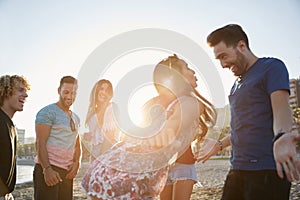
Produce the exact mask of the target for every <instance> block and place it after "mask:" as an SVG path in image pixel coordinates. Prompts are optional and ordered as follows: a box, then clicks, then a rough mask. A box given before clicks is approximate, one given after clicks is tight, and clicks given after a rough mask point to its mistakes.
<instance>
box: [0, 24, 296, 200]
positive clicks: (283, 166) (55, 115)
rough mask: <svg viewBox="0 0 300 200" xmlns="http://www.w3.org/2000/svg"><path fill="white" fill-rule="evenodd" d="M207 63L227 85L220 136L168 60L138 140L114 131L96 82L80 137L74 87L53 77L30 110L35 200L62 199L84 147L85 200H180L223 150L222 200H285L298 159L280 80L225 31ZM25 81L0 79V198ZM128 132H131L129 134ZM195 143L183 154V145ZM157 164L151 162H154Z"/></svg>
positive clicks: (175, 60)
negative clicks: (42, 102) (227, 78)
mask: <svg viewBox="0 0 300 200" xmlns="http://www.w3.org/2000/svg"><path fill="white" fill-rule="evenodd" d="M207 43H208V45H209V46H210V47H212V49H213V52H214V55H215V58H216V59H217V60H219V61H220V64H221V66H222V67H223V68H224V69H226V68H227V69H229V70H230V71H231V72H232V73H233V75H234V76H235V77H236V81H235V83H234V84H233V86H232V89H231V92H230V94H229V95H228V98H229V103H230V111H231V120H230V135H229V136H227V137H224V138H222V139H220V140H213V139H209V138H207V137H206V135H207V132H208V130H209V128H211V127H213V126H214V125H215V123H216V119H217V113H216V110H215V108H214V106H213V104H212V103H211V102H210V101H208V100H207V99H206V98H204V97H203V96H202V95H201V93H200V92H199V91H197V90H196V88H197V78H196V76H195V72H194V71H193V69H191V68H190V67H189V66H188V64H187V62H186V61H185V60H183V59H181V58H179V57H178V56H177V55H176V54H174V55H171V56H169V57H167V58H165V59H162V60H161V61H160V62H159V63H158V64H157V65H156V66H155V69H154V71H153V75H152V79H153V86H154V87H155V89H156V92H157V96H155V97H153V98H151V99H149V100H148V101H147V102H146V103H145V104H144V106H143V108H142V109H141V112H142V113H143V121H142V122H141V127H143V128H141V129H139V130H140V131H141V133H140V137H138V134H136V135H135V137H133V136H132V135H130V134H127V133H126V131H124V130H122V127H120V126H119V123H118V115H119V109H118V105H117V104H116V103H114V102H113V95H114V91H113V85H112V83H111V82H110V81H109V80H106V79H100V80H99V81H97V82H96V83H95V85H94V87H93V88H92V90H91V92H90V98H89V106H88V110H87V114H86V118H85V123H84V124H85V126H86V128H87V129H88V131H87V132H85V133H79V126H80V123H81V122H80V117H79V116H78V115H77V114H76V113H74V112H72V110H71V106H72V105H73V103H74V101H75V98H76V94H77V89H78V87H80V84H79V83H78V81H77V79H76V78H74V77H72V76H63V77H62V78H61V80H60V83H59V87H58V90H57V93H58V97H59V98H58V101H57V102H55V103H51V104H49V105H47V106H45V107H43V108H42V109H40V110H39V111H38V113H37V114H36V119H35V130H36V150H37V155H36V157H35V166H34V172H33V183H34V196H33V198H34V199H35V200H71V199H72V197H73V179H74V178H75V177H76V175H77V173H78V171H79V169H80V165H81V159H82V156H81V155H82V147H81V145H82V144H88V146H89V147H90V148H89V149H90V160H89V162H90V165H89V168H88V170H87V171H86V172H85V175H84V177H83V179H82V181H81V186H82V189H83V190H84V191H85V192H86V194H87V195H88V197H89V198H90V199H120V200H121V199H157V198H158V197H159V199H161V200H176V199H178V200H185V199H186V200H188V199H190V196H191V194H192V190H193V185H194V184H195V183H196V182H197V174H196V167H195V164H196V162H203V163H205V161H207V160H208V159H209V158H210V157H211V156H213V155H215V154H217V153H218V152H219V151H220V150H222V149H223V148H226V147H227V146H230V145H231V147H232V153H231V158H230V163H231V167H230V170H229V172H228V174H227V177H226V180H225V184H224V187H223V194H222V199H224V200H232V199H239V200H241V199H245V200H246V199H280V200H283V199H289V194H290V187H291V182H292V181H294V180H299V179H300V158H299V157H297V151H296V143H297V141H300V134H298V133H292V132H291V129H292V122H293V118H292V111H291V108H290V105H289V94H290V86H289V74H288V71H287V68H286V66H285V64H284V63H283V62H282V61H281V60H279V59H277V58H266V57H261V58H259V57H257V56H256V55H254V53H253V52H252V51H251V50H250V47H249V42H248V37H247V35H246V33H245V32H244V31H243V29H242V27H241V26H239V25H237V24H228V25H226V26H223V27H221V28H218V29H216V30H215V31H213V32H212V33H211V34H209V35H208V37H207ZM29 89H30V86H29V83H28V82H27V80H26V79H25V78H24V77H23V76H19V75H12V76H11V75H3V76H1V77H0V107H1V109H0V118H1V121H0V146H1V151H0V200H11V199H13V196H12V195H11V192H12V191H13V190H14V187H15V184H16V156H17V155H16V148H17V132H16V128H15V125H14V123H13V121H12V118H13V116H14V114H15V113H16V112H17V111H23V106H24V103H25V101H26V98H27V97H28V94H27V92H28V90H29ZM132 131H134V130H132ZM202 143H203V144H205V145H202V146H201V148H200V149H198V151H193V148H192V144H198V145H199V144H202ZM158 158H159V159H158Z"/></svg>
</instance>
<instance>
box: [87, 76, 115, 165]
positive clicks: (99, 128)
mask: <svg viewBox="0 0 300 200" xmlns="http://www.w3.org/2000/svg"><path fill="white" fill-rule="evenodd" d="M112 97H113V87H112V84H111V82H110V81H109V80H106V79H101V80H99V81H98V82H97V83H96V84H95V85H94V87H93V89H92V91H91V94H90V104H89V107H88V112H87V115H86V120H85V125H86V126H87V127H88V129H89V132H87V133H84V139H85V140H87V141H89V142H90V143H91V147H90V148H91V149H90V154H91V157H90V158H91V162H92V161H93V160H94V159H95V158H97V157H98V156H99V155H101V154H102V153H104V152H105V151H106V150H107V149H109V148H110V147H111V146H112V145H113V144H114V143H116V142H117V141H118V137H119V136H118V128H117V126H116V120H115V113H114V110H115V109H114V108H115V105H114V104H113V103H112V102H111V99H112Z"/></svg>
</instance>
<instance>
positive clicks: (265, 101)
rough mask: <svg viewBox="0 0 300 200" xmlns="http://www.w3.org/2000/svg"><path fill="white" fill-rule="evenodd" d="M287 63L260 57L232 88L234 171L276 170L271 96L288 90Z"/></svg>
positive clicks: (230, 99)
mask: <svg viewBox="0 0 300 200" xmlns="http://www.w3.org/2000/svg"><path fill="white" fill-rule="evenodd" d="M289 89H290V86H289V75H288V71H287V69H286V66H285V64H284V63H283V62H282V61H280V60H278V59H276V58H260V59H258V60H257V61H256V63H254V64H253V66H252V67H251V68H250V69H249V70H248V71H247V72H246V74H245V75H244V76H243V77H241V78H239V79H237V81H236V82H235V84H234V85H233V87H232V89H231V94H230V95H229V102H230V108H231V122H230V126H231V137H230V140H231V145H232V156H231V159H230V160H231V168H232V169H236V170H266V169H276V165H275V161H274V155H273V142H272V139H273V137H274V131H273V112H272V105H271V96H270V95H271V93H272V92H274V91H277V90H288V91H289Z"/></svg>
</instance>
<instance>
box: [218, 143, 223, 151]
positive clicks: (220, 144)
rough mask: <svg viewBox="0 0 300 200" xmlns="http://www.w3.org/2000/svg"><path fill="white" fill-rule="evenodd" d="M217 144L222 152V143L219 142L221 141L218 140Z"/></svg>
mask: <svg viewBox="0 0 300 200" xmlns="http://www.w3.org/2000/svg"><path fill="white" fill-rule="evenodd" d="M217 143H218V145H219V148H220V151H222V150H223V143H222V142H221V140H218V141H217Z"/></svg>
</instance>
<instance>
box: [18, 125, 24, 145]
mask: <svg viewBox="0 0 300 200" xmlns="http://www.w3.org/2000/svg"><path fill="white" fill-rule="evenodd" d="M17 133H18V141H19V144H24V143H25V129H18V128H17Z"/></svg>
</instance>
